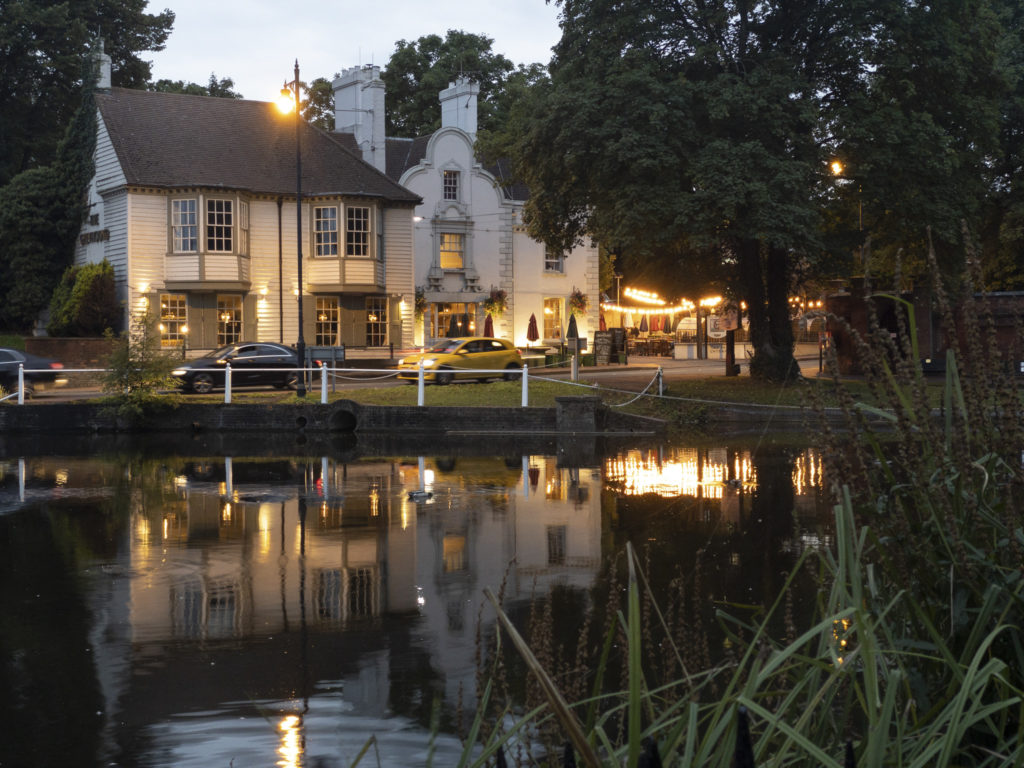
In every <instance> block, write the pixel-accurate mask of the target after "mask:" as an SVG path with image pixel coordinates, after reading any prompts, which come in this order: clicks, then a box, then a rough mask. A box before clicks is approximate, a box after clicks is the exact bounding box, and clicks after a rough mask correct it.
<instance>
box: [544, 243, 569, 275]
mask: <svg viewBox="0 0 1024 768" xmlns="http://www.w3.org/2000/svg"><path fill="white" fill-rule="evenodd" d="M544 271H545V272H564V271H565V255H564V254H563V253H562V252H561V251H556V250H553V249H551V248H546V249H545V250H544Z"/></svg>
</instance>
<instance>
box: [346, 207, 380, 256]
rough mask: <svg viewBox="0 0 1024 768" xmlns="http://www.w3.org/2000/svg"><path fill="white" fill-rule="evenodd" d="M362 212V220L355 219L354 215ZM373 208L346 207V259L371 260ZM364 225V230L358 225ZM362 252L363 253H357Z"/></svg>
mask: <svg viewBox="0 0 1024 768" xmlns="http://www.w3.org/2000/svg"><path fill="white" fill-rule="evenodd" d="M360 211H361V212H362V218H361V219H355V218H354V217H353V214H356V213H357V212H360ZM371 215H372V208H371V207H370V206H368V205H346V206H345V258H357V259H366V258H371V257H372V256H373V253H371V248H370V242H371V235H372V234H373V221H372V219H371ZM360 223H362V225H363V228H362V229H360V228H359V227H358V226H353V225H358V224H360ZM356 250H361V251H362V252H361V253H356V252H355V251H356Z"/></svg>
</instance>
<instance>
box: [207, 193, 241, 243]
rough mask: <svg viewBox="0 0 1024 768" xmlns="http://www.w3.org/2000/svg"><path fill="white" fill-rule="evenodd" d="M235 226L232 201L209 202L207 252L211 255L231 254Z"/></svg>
mask: <svg viewBox="0 0 1024 768" xmlns="http://www.w3.org/2000/svg"><path fill="white" fill-rule="evenodd" d="M234 224H235V222H234V215H233V210H232V201H231V200H207V201H206V250H207V251H209V252H210V253H231V245H232V243H231V233H232V228H233V227H234Z"/></svg>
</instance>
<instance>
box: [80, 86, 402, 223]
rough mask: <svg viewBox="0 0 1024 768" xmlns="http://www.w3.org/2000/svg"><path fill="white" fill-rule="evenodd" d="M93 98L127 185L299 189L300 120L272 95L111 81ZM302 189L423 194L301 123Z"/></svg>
mask: <svg viewBox="0 0 1024 768" xmlns="http://www.w3.org/2000/svg"><path fill="white" fill-rule="evenodd" d="M96 104H97V106H98V108H99V111H100V116H101V117H102V119H103V122H104V124H105V125H106V128H107V132H108V133H109V135H110V138H111V141H112V142H113V145H114V149H115V151H116V152H117V157H118V160H119V161H120V163H121V167H122V168H123V169H124V173H125V177H126V179H127V182H128V184H131V185H140V186H156V187H214V188H223V189H238V190H247V191H249V192H253V193H257V194H274V195H277V194H281V195H294V194H295V187H296V183H295V182H296V179H295V122H294V118H289V117H285V116H282V115H281V114H280V113H279V112H278V111H277V108H276V107H275V106H274V105H273V104H271V103H270V102H265V101H247V100H243V99H224V98H214V97H210V96H188V95H185V94H178V93H158V92H153V91H136V90H129V89H125V88H113V89H111V90H110V91H109V92H99V93H97V94H96ZM301 126H302V134H301V141H302V194H303V195H304V196H305V195H311V196H314V195H315V196H319V195H360V196H368V197H376V198H381V199H384V200H389V201H393V202H400V203H412V204H415V203H418V202H419V201H420V198H419V197H418V196H417V195H415V194H413V193H412V192H410V191H409V190H407V189H406V188H405V187H402V186H400V185H399V184H397V183H396V182H394V181H393V180H391V179H389V178H388V177H387V176H386V175H384V174H383V173H380V172H379V171H378V170H377V169H375V168H374V167H373V166H371V165H370V164H369V163H365V162H363V160H362V158H360V157H359V155H358V154H356V153H354V152H353V151H352V148H351V147H350V145H351V144H352V142H346V141H345V140H344V139H343V138H341V137H335V136H332V135H331V134H328V133H325V132H323V131H320V130H318V129H316V128H313V127H312V126H310V125H307V124H306V123H302V124H301Z"/></svg>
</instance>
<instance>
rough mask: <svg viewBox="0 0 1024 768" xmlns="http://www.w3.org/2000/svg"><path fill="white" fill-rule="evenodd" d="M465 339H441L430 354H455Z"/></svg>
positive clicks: (431, 349) (430, 350)
mask: <svg viewBox="0 0 1024 768" xmlns="http://www.w3.org/2000/svg"><path fill="white" fill-rule="evenodd" d="M463 341H465V339H441V340H440V341H439V342H437V343H436V344H434V346H432V347H431V348H430V349H429V350H427V351H428V352H454V351H455V350H456V349H458V347H459V346H460V345H461V344H462V342H463Z"/></svg>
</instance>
